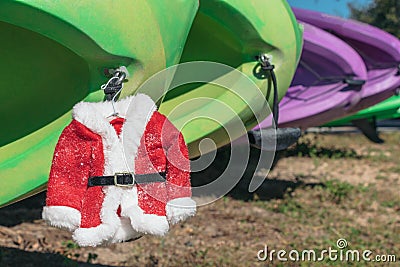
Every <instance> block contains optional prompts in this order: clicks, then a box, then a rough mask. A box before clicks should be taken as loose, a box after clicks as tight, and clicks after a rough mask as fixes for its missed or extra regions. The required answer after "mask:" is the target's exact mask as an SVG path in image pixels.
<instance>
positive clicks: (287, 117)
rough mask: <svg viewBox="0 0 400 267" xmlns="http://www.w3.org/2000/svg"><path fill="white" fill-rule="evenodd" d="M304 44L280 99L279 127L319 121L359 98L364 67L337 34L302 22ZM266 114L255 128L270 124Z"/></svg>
mask: <svg viewBox="0 0 400 267" xmlns="http://www.w3.org/2000/svg"><path fill="white" fill-rule="evenodd" d="M303 37H304V46H303V52H302V56H301V59H300V63H299V66H298V68H297V70H296V74H295V77H294V79H293V81H292V84H291V87H290V88H289V89H288V91H287V93H286V95H285V97H284V98H283V99H282V100H281V102H280V103H279V114H280V115H279V127H299V128H302V129H304V128H307V127H310V126H316V125H321V124H323V123H326V122H329V121H331V120H333V119H335V118H338V117H341V116H343V115H344V110H345V109H346V108H348V107H350V106H353V105H355V104H356V103H357V102H358V101H359V100H360V93H361V88H362V85H363V83H364V82H365V80H366V79H367V69H366V66H365V64H364V61H363V59H362V58H361V57H360V55H359V54H358V53H357V52H356V51H355V50H354V49H353V48H351V47H350V46H349V45H347V44H346V43H345V42H344V41H342V40H340V39H339V38H337V37H335V36H333V35H332V34H330V33H327V32H325V31H323V30H321V29H318V28H316V27H314V26H311V25H309V24H306V23H304V34H303ZM271 120H272V117H271V116H269V117H268V118H267V119H265V120H264V121H263V122H262V123H260V124H259V125H258V126H257V127H256V128H254V130H257V129H260V128H267V127H270V126H271Z"/></svg>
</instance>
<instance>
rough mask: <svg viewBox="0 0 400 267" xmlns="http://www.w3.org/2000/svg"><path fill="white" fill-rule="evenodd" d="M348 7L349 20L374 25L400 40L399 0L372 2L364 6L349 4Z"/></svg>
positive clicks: (374, 0)
mask: <svg viewBox="0 0 400 267" xmlns="http://www.w3.org/2000/svg"><path fill="white" fill-rule="evenodd" d="M348 7H349V9H350V18H352V19H355V20H359V21H362V22H365V23H368V24H371V25H374V26H376V27H378V28H381V29H383V30H385V31H387V32H388V33H391V34H393V35H395V36H397V37H399V38H400V1H399V0H372V1H371V3H370V4H367V5H364V6H362V5H360V4H357V2H351V3H349V4H348Z"/></svg>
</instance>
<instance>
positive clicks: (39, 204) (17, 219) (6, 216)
mask: <svg viewBox="0 0 400 267" xmlns="http://www.w3.org/2000/svg"><path fill="white" fill-rule="evenodd" d="M45 199H46V195H45V193H44V192H43V193H40V194H37V195H35V196H32V197H29V198H27V199H24V200H22V201H19V202H17V203H14V204H11V205H9V206H6V207H4V208H1V209H0V225H2V226H7V227H10V226H15V225H18V224H21V223H23V222H33V221H35V220H38V219H41V218H42V208H43V206H44V204H45Z"/></svg>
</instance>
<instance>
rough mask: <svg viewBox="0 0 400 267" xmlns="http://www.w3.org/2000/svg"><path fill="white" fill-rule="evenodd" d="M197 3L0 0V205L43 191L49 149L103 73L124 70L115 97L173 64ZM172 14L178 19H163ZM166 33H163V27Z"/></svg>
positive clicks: (94, 94)
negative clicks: (126, 76)
mask: <svg viewBox="0 0 400 267" xmlns="http://www.w3.org/2000/svg"><path fill="white" fill-rule="evenodd" d="M197 8H198V2H197V1H183V0H169V1H162V2H159V1H157V0H149V1H143V0H119V1H114V0H102V1H97V0H85V1H81V0H58V1H43V0H14V1H12V0H2V1H0V34H1V36H2V37H1V42H0V54H1V61H0V88H1V89H0V96H1V97H0V116H1V117H0V119H1V120H2V121H3V126H2V128H1V133H0V144H1V145H0V146H1V147H0V188H2V190H1V191H0V206H1V205H4V204H6V203H10V202H13V201H16V200H18V199H21V198H23V197H27V196H29V195H30V194H32V193H34V192H36V191H38V190H41V189H43V188H44V187H43V186H44V185H45V183H46V182H47V179H48V173H49V168H50V164H51V160H52V154H53V151H54V146H55V144H56V142H57V139H58V137H59V135H60V132H61V130H62V129H63V128H64V127H65V126H66V125H67V124H68V123H69V122H70V121H71V115H70V110H71V108H72V107H73V105H74V104H75V103H77V102H78V101H81V100H83V99H84V100H85V101H101V100H102V99H103V97H104V94H103V92H102V91H99V89H100V85H101V84H103V83H104V82H105V81H107V77H106V76H105V75H104V70H105V69H109V68H116V67H119V66H126V67H127V69H128V71H129V73H130V75H131V76H130V78H129V80H128V82H127V83H126V84H124V91H123V93H122V97H123V96H126V95H129V94H133V93H134V92H135V91H136V90H137V88H138V86H139V85H140V84H142V83H143V82H144V81H145V80H146V79H147V78H148V77H150V76H151V75H153V74H154V73H156V72H158V71H160V70H162V69H165V68H166V67H168V66H170V65H173V64H176V63H178V60H179V58H180V54H181V52H182V49H183V45H184V43H185V41H186V37H187V34H188V32H189V29H190V26H191V23H192V20H193V18H194V16H195V14H196V12H197ZM176 10H179V12H180V14H181V16H173V18H172V19H171V16H165V15H164V14H166V13H168V12H173V11H176ZM168 29H170V30H168Z"/></svg>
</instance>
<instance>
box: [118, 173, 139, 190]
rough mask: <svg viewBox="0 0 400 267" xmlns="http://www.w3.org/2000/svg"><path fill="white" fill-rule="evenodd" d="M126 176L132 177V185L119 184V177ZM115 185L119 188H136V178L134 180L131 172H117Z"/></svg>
mask: <svg viewBox="0 0 400 267" xmlns="http://www.w3.org/2000/svg"><path fill="white" fill-rule="evenodd" d="M125 175H130V176H132V183H131V184H119V183H118V179H117V178H118V176H125ZM114 185H115V186H119V187H132V186H134V185H135V180H134V178H133V174H132V173H130V172H116V173H115V174H114Z"/></svg>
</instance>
